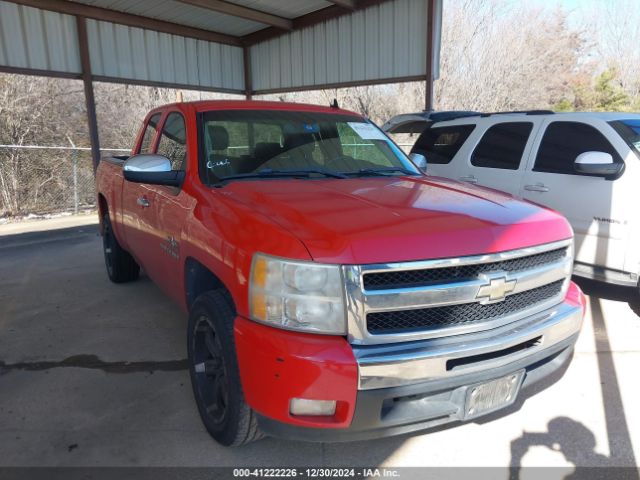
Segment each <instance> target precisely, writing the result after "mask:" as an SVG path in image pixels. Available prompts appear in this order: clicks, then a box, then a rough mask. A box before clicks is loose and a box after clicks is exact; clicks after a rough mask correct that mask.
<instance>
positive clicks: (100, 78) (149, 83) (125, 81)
mask: <svg viewBox="0 0 640 480" xmlns="http://www.w3.org/2000/svg"><path fill="white" fill-rule="evenodd" d="M93 81H94V82H106V83H119V84H122V85H140V86H143V87H158V88H173V89H180V90H194V91H196V92H217V93H231V94H234V95H244V93H245V92H244V90H239V89H234V88H222V87H203V86H200V85H189V84H187V83H174V82H159V81H156V80H136V79H134V78H119V77H108V76H104V75H94V76H93Z"/></svg>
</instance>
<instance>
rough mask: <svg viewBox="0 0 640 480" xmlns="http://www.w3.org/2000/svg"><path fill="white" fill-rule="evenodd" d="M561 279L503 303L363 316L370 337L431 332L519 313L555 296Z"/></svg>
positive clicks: (560, 285)
mask: <svg viewBox="0 0 640 480" xmlns="http://www.w3.org/2000/svg"><path fill="white" fill-rule="evenodd" d="M562 283H563V280H559V281H556V282H553V283H550V284H549V285H545V286H543V287H538V288H534V289H531V290H526V291H524V292H521V293H517V294H515V295H511V296H509V297H507V298H506V299H505V301H504V302H500V303H490V304H487V305H483V304H481V303H464V304H461V305H449V306H446V307H434V308H420V309H416V310H400V311H394V312H375V313H369V314H368V315H367V328H368V330H369V332H371V333H372V334H374V335H377V334H381V333H397V332H407V331H415V330H433V329H439V328H446V327H452V326H456V325H464V324H468V323H474V322H486V321H488V320H493V319H495V318H499V317H501V316H504V315H508V314H513V313H517V312H521V311H522V310H525V309H527V308H530V307H532V306H534V305H536V304H538V303H540V302H543V301H545V300H548V299H550V298H553V297H555V296H557V295H558V294H559V293H560V291H561V290H562Z"/></svg>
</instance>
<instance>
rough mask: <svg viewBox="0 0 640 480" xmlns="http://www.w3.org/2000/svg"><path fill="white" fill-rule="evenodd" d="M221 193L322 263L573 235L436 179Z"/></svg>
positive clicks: (431, 254)
mask: <svg viewBox="0 0 640 480" xmlns="http://www.w3.org/2000/svg"><path fill="white" fill-rule="evenodd" d="M225 193H226V194H227V195H228V197H227V198H228V199H229V200H232V201H235V202H241V203H244V204H245V205H247V206H248V207H250V208H251V209H252V210H254V211H257V212H259V213H261V214H263V215H266V216H267V217H269V218H270V219H271V220H272V221H274V222H276V223H278V224H279V225H280V226H282V227H283V228H285V229H287V230H288V231H290V232H291V233H292V234H293V235H295V236H296V237H297V238H298V239H300V241H302V242H303V243H304V245H305V246H306V248H307V249H308V251H309V254H310V255H311V257H312V258H313V259H314V260H316V261H318V262H324V263H340V264H366V263H386V262H399V261H412V260H425V259H434V258H446V257H459V256H464V255H478V254H485V253H495V252H500V251H506V250H513V249H517V248H523V247H528V246H533V245H540V244H543V243H549V242H554V241H558V240H563V239H566V238H570V237H571V236H572V231H571V227H570V226H569V224H568V222H567V221H566V220H565V219H564V217H562V216H560V215H559V214H557V213H555V212H553V211H551V210H548V209H545V208H543V207H540V206H537V205H534V204H532V203H528V202H525V201H522V200H518V199H516V198H514V197H512V196H509V195H507V194H503V193H500V192H497V191H495V190H490V189H486V188H480V187H474V186H468V185H466V184H461V183H458V182H454V181H451V180H448V179H444V178H438V177H419V178H412V177H367V178H354V179H346V180H338V179H326V180H325V179H318V180H316V179H312V180H309V179H306V180H304V179H286V180H275V179H274V180H271V179H270V180H258V181H236V182H232V183H230V184H228V185H227V186H226V187H225ZM265 253H269V252H265Z"/></svg>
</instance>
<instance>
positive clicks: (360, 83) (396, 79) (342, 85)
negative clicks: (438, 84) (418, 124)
mask: <svg viewBox="0 0 640 480" xmlns="http://www.w3.org/2000/svg"><path fill="white" fill-rule="evenodd" d="M420 81H424V75H410V76H406V77H390V78H376V79H373V80H354V81H351V82H342V83H323V84H319V85H301V86H299V87H285V88H267V89H264V90H254V91H253V94H254V95H267V94H271V93H287V92H307V91H311V90H329V89H332V88H347V87H360V86H365V85H382V84H385V83H404V82H420Z"/></svg>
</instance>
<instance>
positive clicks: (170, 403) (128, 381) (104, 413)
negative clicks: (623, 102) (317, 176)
mask: <svg viewBox="0 0 640 480" xmlns="http://www.w3.org/2000/svg"><path fill="white" fill-rule="evenodd" d="M24 235H27V237H21V236H20V235H8V236H4V237H2V239H0V362H2V363H1V364H0V466H221V465H222V466H249V465H251V466H267V465H272V466H283V465H352V464H354V462H355V463H356V464H358V465H360V466H507V465H515V466H517V465H524V466H534V465H535V466H567V467H571V466H574V465H577V466H591V465H599V466H612V465H614V466H634V465H636V464H637V459H638V458H639V456H640V409H639V408H638V406H637V405H638V396H639V393H640V392H638V386H637V385H638V380H637V379H638V365H640V347H639V346H638V344H639V339H640V317H639V316H638V315H639V314H640V302H639V301H638V300H637V299H636V298H635V292H633V291H627V290H624V289H619V288H612V287H603V286H600V285H596V284H593V283H591V282H581V283H582V285H583V286H584V287H585V290H586V292H587V293H589V294H590V298H589V313H588V316H587V320H586V323H585V327H584V329H583V332H582V334H581V337H580V340H579V343H578V346H577V349H576V354H575V357H574V360H573V363H572V364H571V366H570V367H569V368H568V370H567V372H566V374H565V375H564V377H563V378H562V379H561V380H559V381H558V382H557V383H555V384H553V385H552V386H550V387H549V388H548V389H546V390H544V391H542V392H540V393H539V394H538V395H536V396H534V397H532V398H530V399H528V400H527V401H526V402H524V404H523V405H522V406H521V407H520V408H519V409H518V408H513V409H511V410H510V411H508V412H505V413H502V414H500V415H494V416H493V417H492V418H491V421H487V422H482V423H469V424H465V425H460V426H457V427H455V428H448V429H442V430H439V431H436V432H431V433H427V434H414V435H405V436H401V437H392V438H387V439H380V440H373V441H368V442H356V443H349V444H311V443H299V442H288V441H283V440H276V439H265V440H262V441H260V442H257V443H255V444H252V445H249V446H246V447H242V448H237V449H227V448H223V447H220V446H218V445H217V444H216V443H215V442H213V440H211V439H210V437H209V436H208V435H207V434H206V432H205V431H204V429H203V427H202V425H201V423H200V420H199V418H198V415H197V411H196V407H195V404H194V402H193V399H192V394H191V387H190V384H189V378H188V372H187V371H186V370H185V358H186V351H185V336H186V332H185V327H186V318H185V315H184V314H183V313H182V312H181V311H180V310H179V309H178V308H177V307H175V306H174V305H173V304H172V303H170V302H169V301H168V300H167V299H166V298H165V297H164V296H163V294H162V293H161V292H160V291H159V290H158V289H157V288H156V287H155V286H154V285H153V284H152V283H151V282H150V281H149V280H148V279H147V278H146V277H144V276H143V277H142V278H141V279H140V280H139V281H137V282H135V283H132V284H128V285H114V284H111V283H110V282H109V281H108V280H107V276H106V273H105V271H104V265H103V260H102V253H101V242H100V238H99V237H98V236H97V229H96V227H95V226H88V227H87V226H80V227H72V228H67V229H65V230H61V231H57V232H55V233H51V234H50V233H41V234H38V235H33V234H24Z"/></svg>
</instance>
